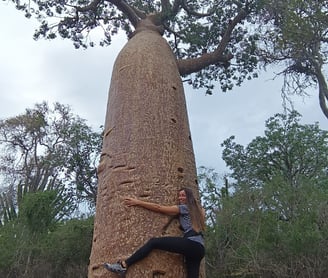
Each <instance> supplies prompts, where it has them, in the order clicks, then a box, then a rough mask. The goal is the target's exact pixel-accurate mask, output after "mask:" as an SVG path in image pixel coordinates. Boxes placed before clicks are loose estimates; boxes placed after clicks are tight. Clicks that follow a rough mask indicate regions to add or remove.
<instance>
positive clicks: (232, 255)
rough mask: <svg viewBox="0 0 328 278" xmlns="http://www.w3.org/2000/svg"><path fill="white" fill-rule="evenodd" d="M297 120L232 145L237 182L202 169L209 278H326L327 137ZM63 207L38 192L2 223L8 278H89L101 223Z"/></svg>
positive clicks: (271, 123) (280, 118) (280, 121)
mask: <svg viewBox="0 0 328 278" xmlns="http://www.w3.org/2000/svg"><path fill="white" fill-rule="evenodd" d="M299 121H300V115H299V114H298V113H297V112H295V111H294V112H292V113H290V114H288V115H284V114H277V115H275V116H273V117H271V118H270V119H268V120H267V122H266V129H265V132H264V136H258V137H256V138H255V139H253V140H252V141H251V142H250V143H249V144H248V145H247V146H246V147H243V146H242V145H240V144H237V143H236V142H235V141H234V139H233V137H230V138H228V139H227V140H225V141H224V142H223V144H222V145H223V146H224V151H223V158H224V160H225V162H226V164H227V166H228V167H230V170H231V173H230V174H226V175H225V176H223V177H221V176H220V175H218V174H217V173H216V172H215V171H214V170H212V169H207V168H205V167H201V168H200V169H199V183H200V188H201V196H202V201H203V205H204V207H205V209H206V213H207V231H206V245H207V246H206V247H207V253H206V268H207V270H206V273H207V277H209V278H218V277H252V278H254V277H277V278H278V277H279V278H280V277H301V278H302V277H315V278H324V277H326V276H327V274H328V269H327V265H326V258H327V256H328V253H327V252H328V251H327V250H328V215H327V212H328V203H327V200H328V180H327V179H328V175H327V172H328V166H327V164H326V161H327V157H328V132H327V131H323V130H320V129H319V127H318V125H317V124H313V125H301V124H300V123H299ZM36 122H37V121H36ZM20 136H21V137H19V136H17V138H16V139H17V140H18V139H19V138H20V139H23V138H24V137H22V136H23V135H20ZM24 136H25V134H24ZM75 192H76V191H75ZM74 194H76V193H74ZM61 198H65V196H64V195H60V194H58V191H57V190H56V189H54V190H37V191H34V192H32V191H30V192H27V193H25V194H23V196H22V200H21V202H20V206H19V209H18V210H17V209H15V210H14V211H15V215H16V217H12V218H9V217H7V220H6V221H3V219H4V217H5V215H6V214H4V213H3V214H2V218H1V220H2V223H3V224H2V226H0V249H1V252H0V277H8V278H14V277H15V278H19V277H33V278H37V277H40V278H41V277H70V278H75V277H77V278H79V277H85V276H86V274H87V266H88V263H89V255H90V250H91V243H92V233H93V221H94V219H93V217H89V218H79V219H75V218H72V215H67V213H68V212H67V210H65V206H62V203H63V202H62V200H61ZM62 214H65V215H66V218H63V217H61V215H62Z"/></svg>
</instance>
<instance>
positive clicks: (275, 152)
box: [200, 111, 328, 278]
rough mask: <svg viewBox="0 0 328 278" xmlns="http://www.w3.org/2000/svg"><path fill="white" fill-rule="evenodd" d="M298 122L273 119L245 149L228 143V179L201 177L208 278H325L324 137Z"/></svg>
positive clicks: (327, 152) (327, 140)
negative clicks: (206, 220) (204, 211)
mask: <svg viewBox="0 0 328 278" xmlns="http://www.w3.org/2000/svg"><path fill="white" fill-rule="evenodd" d="M299 119H300V115H299V114H298V113H297V112H295V111H294V112H292V113H291V114H288V115H282V114H277V115H275V116H274V117H272V118H270V119H269V120H268V121H267V122H266V130H265V135H264V136H258V137H256V138H255V139H254V140H252V141H251V142H250V143H249V144H248V145H247V146H246V147H243V146H242V145H239V144H237V143H235V142H234V139H233V137H231V138H228V139H227V140H225V141H224V143H223V144H222V146H223V147H224V150H223V159H224V160H225V162H226V164H227V166H228V167H229V168H230V170H231V174H230V175H229V177H227V176H226V177H224V178H221V180H220V177H219V176H218V174H216V173H215V172H214V171H213V170H208V169H202V171H201V172H200V182H201V187H202V189H203V191H202V197H203V201H204V204H205V207H206V208H207V212H208V213H210V216H211V217H209V218H208V219H209V222H208V230H207V235H206V239H207V266H208V268H207V275H208V277H210V278H211V277H213V278H214V277H246V276H247V275H248V276H247V277H320V278H324V277H327V275H328V267H327V257H328V251H327V250H328V240H327V239H328V217H327V211H328V202H327V200H328V180H327V179H328V175H327V173H328V166H327V157H328V132H327V131H323V130H320V129H319V127H318V125H317V124H314V125H301V124H299ZM228 178H229V179H230V181H229V186H228V184H227V181H228ZM222 183H225V184H224V186H221V185H222Z"/></svg>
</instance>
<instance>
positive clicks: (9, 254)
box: [0, 192, 93, 278]
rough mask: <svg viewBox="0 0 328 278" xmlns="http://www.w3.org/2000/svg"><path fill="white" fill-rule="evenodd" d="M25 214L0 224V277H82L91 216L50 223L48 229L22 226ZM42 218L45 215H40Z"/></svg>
mask: <svg viewBox="0 0 328 278" xmlns="http://www.w3.org/2000/svg"><path fill="white" fill-rule="evenodd" d="M47 194H48V192H41V193H40V194H38V193H29V194H28V195H30V196H31V195H39V196H41V195H43V196H44V195H47ZM24 198H25V197H24ZM33 198H35V196H33ZM36 199H38V198H36ZM27 202H28V201H27ZM23 203H24V200H23ZM25 217H26V216H25V215H20V216H19V217H18V218H16V219H15V220H12V221H10V222H9V223H6V224H5V225H3V226H1V227H0V249H1V252H0V277H7V278H19V277H31V278H44V277H70V278H82V277H85V276H86V273H87V267H88V262H89V255H90V250H91V242H92V233H93V217H90V218H87V219H70V220H66V221H61V222H59V223H56V224H54V225H52V226H51V229H49V228H50V227H48V229H45V226H42V228H39V227H38V226H35V225H33V226H31V225H25V223H26V222H28V221H29V220H28V219H26V218H25ZM43 217H45V218H46V216H44V215H43ZM40 222H43V219H40ZM36 231H37V232H36Z"/></svg>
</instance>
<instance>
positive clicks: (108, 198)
mask: <svg viewBox="0 0 328 278" xmlns="http://www.w3.org/2000/svg"><path fill="white" fill-rule="evenodd" d="M98 176H99V187H98V197H97V207H96V216H95V224H94V225H95V226H94V236H93V244H92V252H91V256H90V266H89V278H91V277H92V278H93V277H97V278H99V277H113V278H114V277H117V276H116V275H115V274H111V273H109V272H108V271H107V270H105V269H104V268H103V263H104V262H116V261H117V260H119V259H125V258H127V257H128V256H129V255H131V254H132V253H133V252H134V251H135V250H136V248H138V247H140V246H141V245H143V244H144V243H145V242H146V241H147V240H148V239H149V238H151V237H154V236H156V237H158V236H163V235H175V236H181V232H180V230H179V229H178V223H177V221H173V222H172V223H171V224H170V225H169V227H168V228H167V230H166V231H165V232H164V233H163V231H162V229H163V227H164V226H165V224H166V223H167V222H168V221H169V217H167V216H164V215H161V214H156V213H154V212H150V211H147V210H145V209H141V208H138V207H131V208H127V207H125V206H123V204H122V198H123V197H125V196H135V197H137V198H141V199H143V200H146V201H147V200H148V201H152V202H157V203H160V204H166V205H173V204H177V193H178V190H179V189H180V188H181V187H182V186H187V187H190V188H192V189H193V190H194V192H195V194H196V196H198V195H197V194H198V185H197V175H196V166H195V160H194V152H193V147H192V141H191V136H190V129H189V123H188V116H187V110H186V103H185V96H184V90H183V85H182V82H181V78H180V75H179V71H178V68H177V64H176V59H175V57H174V55H173V53H172V51H171V49H170V47H169V45H168V44H167V42H166V41H165V40H164V39H163V38H162V37H161V35H160V34H159V33H158V32H156V31H152V30H143V31H141V32H136V34H135V35H134V36H133V37H132V38H131V39H130V40H129V41H128V43H127V44H126V46H125V47H124V48H123V49H122V51H121V52H120V54H119V55H118V57H117V59H116V62H115V65H114V68H113V73H112V80H111V86H110V90H109V99H108V105H107V115H106V123H105V132H104V139H103V148H102V154H101V160H100V164H99V166H98ZM126 277H127V278H132V277H133V278H139V277H140V278H146V277H161V278H164V277H167V278H182V277H186V275H185V270H184V264H183V258H182V257H181V256H180V255H175V254H171V253H166V252H163V251H158V250H156V251H153V252H152V253H151V255H150V256H149V257H147V258H146V259H145V260H142V261H141V262H138V263H137V264H135V265H133V266H132V267H130V268H129V270H128V272H127V275H126ZM201 277H204V274H203V273H202V274H201Z"/></svg>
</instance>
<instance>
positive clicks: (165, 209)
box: [124, 197, 179, 215]
mask: <svg viewBox="0 0 328 278" xmlns="http://www.w3.org/2000/svg"><path fill="white" fill-rule="evenodd" d="M124 204H125V205H126V206H128V207H131V206H138V207H142V208H145V209H148V210H151V211H154V212H159V213H163V214H167V215H177V214H179V207H178V206H162V205H159V204H155V203H151V202H145V201H142V200H139V199H135V198H131V197H127V198H125V199H124Z"/></svg>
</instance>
